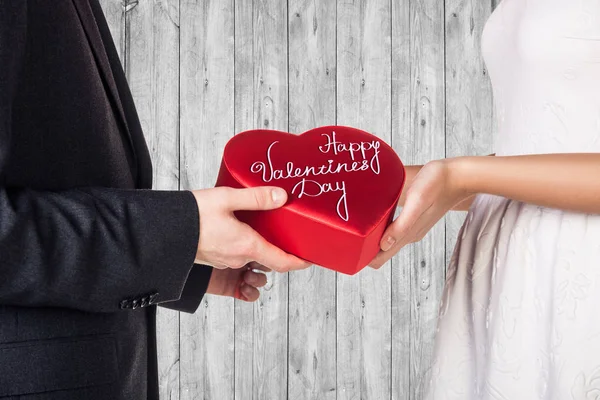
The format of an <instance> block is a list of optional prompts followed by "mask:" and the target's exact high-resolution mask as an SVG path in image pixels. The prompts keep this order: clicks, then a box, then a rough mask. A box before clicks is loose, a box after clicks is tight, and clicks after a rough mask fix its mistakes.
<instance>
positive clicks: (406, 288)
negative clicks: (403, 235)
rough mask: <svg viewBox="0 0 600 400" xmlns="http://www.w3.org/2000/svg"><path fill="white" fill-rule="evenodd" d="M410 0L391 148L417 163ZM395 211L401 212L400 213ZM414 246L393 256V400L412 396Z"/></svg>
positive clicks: (395, 40)
mask: <svg viewBox="0 0 600 400" xmlns="http://www.w3.org/2000/svg"><path fill="white" fill-rule="evenodd" d="M411 3H412V1H411V0H398V1H393V2H392V85H391V86H392V87H391V90H392V147H393V148H394V150H396V152H397V153H398V154H399V155H400V158H401V159H402V161H403V162H404V163H405V164H407V165H408V164H414V154H413V149H412V148H411V147H412V145H411V143H413V142H414V141H415V138H414V132H413V124H412V118H413V113H412V109H413V101H412V96H411V91H412V80H411V79H412V76H411V72H412V67H411V43H412V41H411V34H412V32H411V13H410V10H411ZM396 214H399V213H398V212H397V213H396ZM410 254H411V246H408V247H405V248H404V249H402V250H401V251H400V253H398V255H396V256H395V257H394V258H393V259H392V267H391V268H392V298H391V303H392V337H391V340H392V399H394V400H407V399H410V398H411V397H410V387H411V386H410V385H411V379H410V378H411V373H410V371H411V358H410V357H411V351H410V348H411V341H410V340H411V314H412V313H411V311H412V310H411V304H412V298H411V293H412V290H411V289H412V288H411V286H412V285H411V277H412V273H411V270H412V264H411V257H410Z"/></svg>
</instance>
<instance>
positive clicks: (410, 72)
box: [406, 0, 415, 396]
mask: <svg viewBox="0 0 600 400" xmlns="http://www.w3.org/2000/svg"><path fill="white" fill-rule="evenodd" d="M407 1H408V59H409V60H412V59H413V58H412V53H413V31H412V28H413V26H412V25H413V24H412V22H413V20H412V17H413V15H412V8H413V2H412V0H407ZM412 80H413V68H412V66H410V65H409V67H408V85H409V86H408V87H409V92H408V97H409V99H408V112H409V118H408V120H409V121H410V120H411V119H412V118H413V111H414V110H413V91H412V89H411V88H412ZM410 124H411V123H410V122H409V125H410ZM411 150H413V151H414V147H413V146H411ZM411 156H412V154H411ZM410 253H411V255H413V257H411V258H413V259H414V254H415V248H414V246H411V248H410ZM409 260H410V258H409ZM412 278H413V268H411V267H410V266H409V268H408V282H409V285H408V298H409V301H410V303H409V305H408V314H409V319H410V322H411V323H412V322H413V317H414V315H413V311H414V310H413V307H412V296H413V285H412V281H413V279H412ZM412 332H413V331H412V329H410V328H409V329H408V388H406V389H407V393H408V395H409V396H410V395H411V394H412V381H411V371H410V369H411V365H412V351H411V349H412V339H413V338H412Z"/></svg>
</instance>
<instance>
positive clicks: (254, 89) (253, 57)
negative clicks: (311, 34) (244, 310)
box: [241, 0, 261, 400]
mask: <svg viewBox="0 0 600 400" xmlns="http://www.w3.org/2000/svg"><path fill="white" fill-rule="evenodd" d="M241 1H245V0H241ZM250 20H251V21H252V114H253V116H252V120H253V123H252V126H253V127H254V126H255V123H254V121H255V120H254V114H255V112H256V110H255V107H256V74H255V73H254V68H255V65H254V61H255V50H256V49H255V48H254V41H255V37H254V36H255V35H254V0H252V15H251V18H250ZM258 304H259V306H260V304H261V300H259V303H258ZM255 325H256V304H254V305H253V306H252V399H253V400H254V393H255V390H254V381H255V379H256V378H255V372H256V370H255V369H254V356H255V354H254V349H255V342H256V329H254V327H255Z"/></svg>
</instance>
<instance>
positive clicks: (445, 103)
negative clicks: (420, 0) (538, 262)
mask: <svg viewBox="0 0 600 400" xmlns="http://www.w3.org/2000/svg"><path fill="white" fill-rule="evenodd" d="M446 1H447V0H444V2H443V4H442V29H443V30H444V35H443V38H444V43H443V46H444V47H443V52H444V68H443V70H442V73H443V74H444V79H443V82H444V121H443V123H444V131H443V132H444V158H446V157H447V156H448V124H447V114H448V102H447V95H448V82H447V79H448V74H446V68H447V67H448V65H447V54H446V53H447V52H446V47H447V46H446ZM447 240H448V214H446V215H445V216H444V271H443V274H442V276H443V277H444V280H443V281H444V282H445V280H446V269H447V268H446V267H447V263H448V243H447Z"/></svg>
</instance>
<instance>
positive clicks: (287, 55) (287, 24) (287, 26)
mask: <svg viewBox="0 0 600 400" xmlns="http://www.w3.org/2000/svg"><path fill="white" fill-rule="evenodd" d="M285 4H286V7H285V31H286V52H285V58H286V64H287V67H286V68H287V70H286V77H287V87H286V89H287V127H286V130H287V131H288V132H289V131H290V1H289V0H286V2H285ZM286 276H287V299H286V302H287V316H286V323H287V329H286V331H287V338H286V339H287V343H286V350H287V351H286V366H285V371H286V373H285V375H286V378H285V381H286V382H285V398H286V399H288V400H289V398H290V286H291V278H290V273H289V272H286Z"/></svg>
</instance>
